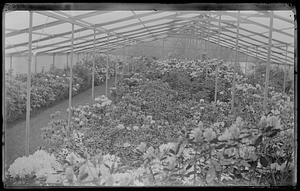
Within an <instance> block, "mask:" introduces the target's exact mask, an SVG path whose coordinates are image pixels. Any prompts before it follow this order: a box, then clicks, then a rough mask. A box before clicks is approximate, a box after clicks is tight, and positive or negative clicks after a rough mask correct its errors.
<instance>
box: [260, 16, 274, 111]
mask: <svg viewBox="0 0 300 191" xmlns="http://www.w3.org/2000/svg"><path fill="white" fill-rule="evenodd" d="M273 14H274V13H273V11H271V17H270V29H269V47H268V61H267V69H266V83H265V91H264V102H263V109H264V111H265V112H267V99H268V88H269V76H270V60H271V48H272V32H273Z"/></svg>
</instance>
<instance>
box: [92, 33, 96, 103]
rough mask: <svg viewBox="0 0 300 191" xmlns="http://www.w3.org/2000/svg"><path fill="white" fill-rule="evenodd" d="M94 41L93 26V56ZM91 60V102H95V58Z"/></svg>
mask: <svg viewBox="0 0 300 191" xmlns="http://www.w3.org/2000/svg"><path fill="white" fill-rule="evenodd" d="M95 42H96V28H94V41H93V45H94V47H93V49H94V58H95V56H96V46H95ZM92 62H93V69H92V103H94V102H95V62H96V59H93V60H92Z"/></svg>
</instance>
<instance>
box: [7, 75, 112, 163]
mask: <svg viewBox="0 0 300 191" xmlns="http://www.w3.org/2000/svg"><path fill="white" fill-rule="evenodd" d="M113 84H114V78H111V79H110V80H109V81H108V87H111V86H112V85H113ZM104 94H105V83H104V84H103V85H101V86H96V87H95V97H97V96H100V95H104ZM91 96H92V89H88V90H86V91H84V92H82V93H80V94H78V95H76V96H74V97H73V98H72V105H73V106H78V105H83V104H86V103H90V102H91ZM68 105H69V100H68V99H66V100H63V101H60V102H59V103H57V104H55V105H53V106H51V107H49V108H46V109H44V110H43V111H41V112H40V113H38V114H36V115H35V116H32V117H31V120H30V124H31V126H30V144H29V147H30V149H29V152H30V154H32V153H33V152H34V151H36V150H37V149H38V148H39V147H40V146H41V143H42V137H41V128H42V127H45V126H46V125H47V124H48V122H49V120H50V115H51V114H52V113H54V112H56V111H62V112H61V113H62V115H63V116H64V117H65V118H67V111H66V109H67V108H68ZM25 123H26V121H25V120H23V121H19V122H17V123H15V124H8V126H7V130H6V133H5V136H6V137H7V138H6V139H5V144H7V153H6V154H4V156H5V164H6V165H7V164H11V163H12V162H13V161H14V160H15V159H16V158H18V157H20V156H23V155H25V126H26V125H25ZM3 150H4V148H3ZM2 160H3V159H2ZM7 167H8V166H6V169H7Z"/></svg>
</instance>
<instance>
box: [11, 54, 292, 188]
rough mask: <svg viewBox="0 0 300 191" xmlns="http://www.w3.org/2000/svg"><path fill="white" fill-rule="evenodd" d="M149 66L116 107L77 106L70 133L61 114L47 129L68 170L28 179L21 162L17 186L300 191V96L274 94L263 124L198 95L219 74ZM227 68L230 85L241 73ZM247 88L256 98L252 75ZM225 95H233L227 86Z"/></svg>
mask: <svg viewBox="0 0 300 191" xmlns="http://www.w3.org/2000/svg"><path fill="white" fill-rule="evenodd" d="M203 62H205V63H206V64H207V63H212V64H211V65H210V67H211V68H212V67H213V66H216V65H217V64H218V63H221V62H220V61H218V60H206V61H203ZM140 64H141V65H142V68H143V69H140V70H139V69H138V70H136V71H137V73H132V74H131V75H130V76H127V77H125V78H124V79H122V80H120V81H119V82H118V86H117V89H116V88H113V89H111V95H112V97H111V100H110V99H108V98H107V97H105V96H101V97H99V98H96V99H95V103H94V104H87V105H83V106H78V107H76V108H72V123H71V126H70V127H68V126H67V120H66V119H62V118H60V115H59V113H56V114H53V115H52V116H51V117H52V120H51V121H50V122H49V125H48V126H47V127H45V128H44V129H43V139H44V140H45V145H43V149H44V150H45V151H43V152H44V155H47V156H53V158H54V159H55V161H56V162H57V164H59V165H58V166H59V168H56V167H55V165H54V166H51V168H50V167H49V165H48V166H47V168H50V169H52V170H51V171H50V170H47V171H46V172H48V173H40V170H39V169H40V168H37V169H38V170H32V169H35V167H30V168H29V169H30V170H29V172H28V170H24V168H27V167H24V166H21V165H17V164H20V163H21V162H17V161H15V162H14V163H13V164H12V165H11V167H10V169H9V170H8V173H7V174H8V177H7V182H9V183H10V184H11V185H18V184H31V185H32V184H34V185H56V186H57V185H79V186H83V185H84V186H87V185H93V186H153V185H196V186H207V185H287V184H291V181H292V179H293V169H294V161H293V159H294V152H293V150H294V141H293V140H294V134H293V129H294V123H293V121H294V118H293V111H294V108H293V98H292V97H291V96H288V95H283V94H281V93H277V92H275V91H274V92H273V91H271V92H270V97H271V99H270V100H269V107H270V112H269V113H265V112H263V111H262V109H261V107H257V108H252V109H251V108H248V110H249V111H250V110H253V109H259V111H257V112H256V113H257V114H256V115H257V116H259V117H258V118H257V117H252V116H251V113H248V112H244V113H238V114H239V115H240V114H241V116H239V115H238V116H237V117H232V116H233V115H231V114H232V113H231V112H230V102H228V100H227V99H226V96H224V97H222V94H220V95H219V97H218V99H219V98H220V99H223V101H220V100H218V102H217V103H216V104H213V103H212V102H211V101H212V99H211V95H210V94H206V96H203V95H202V92H203V89H201V88H200V87H197V86H196V85H197V84H194V86H196V87H195V88H194V89H193V91H194V92H193V93H191V91H192V88H191V87H188V84H189V83H188V82H186V81H187V80H191V78H195V76H196V78H197V77H199V78H200V79H203V80H205V79H206V78H209V76H210V75H212V74H211V73H213V71H214V70H204V69H203V65H204V63H201V62H200V63H199V61H179V60H172V61H170V60H168V61H165V62H164V61H154V62H152V63H151V62H149V61H147V63H140ZM202 64H203V65H202ZM191 67H194V68H193V69H192V70H191ZM210 67H207V68H210ZM222 67H223V66H222V65H221V64H220V66H219V68H220V71H219V72H220V73H221V75H220V81H222V80H224V81H225V82H226V79H227V78H228V79H230V78H231V77H230V76H231V75H232V72H231V69H228V68H227V69H226V68H224V67H223V69H222ZM207 68H206V69H207ZM179 69H180V70H181V73H183V74H185V75H184V76H183V77H178V78H176V81H175V83H176V84H178V85H176V84H172V83H174V82H173V81H171V80H169V79H170V77H169V76H170V73H172V72H179V71H180V70H179ZM203 71H207V72H203ZM193 72H194V73H193ZM195 72H196V73H195ZM179 73H180V72H179ZM192 73H193V75H191V74H192ZM222 73H224V75H222ZM191 76H192V77H191ZM212 76H213V75H212ZM173 78H175V76H173ZM199 81H200V80H199ZM227 81H230V80H227ZM237 84H238V85H237V89H238V91H237V95H238V96H237V97H242V96H246V97H245V98H246V99H248V98H251V96H253V97H255V96H254V95H251V94H253V93H252V92H251V91H249V90H250V89H251V88H249V87H251V86H250V85H249V84H247V83H246V82H245V78H244V77H243V76H241V77H238V78H237ZM199 86H202V84H201V83H199ZM221 87H223V86H221ZM197 88H198V91H199V92H201V91H202V92H201V93H199V92H198V91H197V90H195V89H197ZM207 88H209V87H207ZM258 89H259V87H258ZM219 91H220V92H221V91H224V95H230V88H227V87H226V86H225V87H223V88H220V90H219ZM257 91H258V90H257ZM197 93H199V96H198V97H194V98H193V96H194V95H195V94H197ZM257 94H259V92H258V93H257ZM247 96H248V97H247ZM259 96H261V95H260V94H259ZM237 100H238V101H237V102H238V103H239V102H240V103H241V104H244V105H246V104H248V105H250V106H252V105H255V104H258V103H256V102H257V100H255V99H249V100H246V101H247V102H243V101H244V100H243V99H237ZM243 107H244V106H243ZM252 115H254V114H252ZM40 152H41V151H40ZM49 153H51V154H49ZM23 160H29V159H28V158H24V159H23ZM49 161H51V160H49ZM41 169H43V168H41ZM20 172H23V173H20ZM24 172H26V173H24ZM37 172H39V173H37ZM42 172H43V171H42ZM51 172H52V173H51ZM41 174H42V175H41ZM28 180H31V181H28ZM33 180H34V181H33ZM32 182H35V183H32Z"/></svg>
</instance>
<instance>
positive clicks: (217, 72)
mask: <svg viewBox="0 0 300 191" xmlns="http://www.w3.org/2000/svg"><path fill="white" fill-rule="evenodd" d="M219 14H220V15H219V32H218V48H219V56H220V55H221V46H220V35H221V17H222V14H221V12H220V13H219ZM218 76H219V62H217V66H216V80H215V106H216V104H217V96H218Z"/></svg>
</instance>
